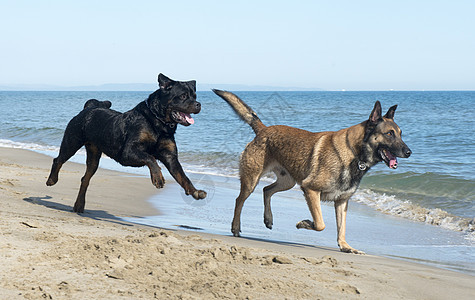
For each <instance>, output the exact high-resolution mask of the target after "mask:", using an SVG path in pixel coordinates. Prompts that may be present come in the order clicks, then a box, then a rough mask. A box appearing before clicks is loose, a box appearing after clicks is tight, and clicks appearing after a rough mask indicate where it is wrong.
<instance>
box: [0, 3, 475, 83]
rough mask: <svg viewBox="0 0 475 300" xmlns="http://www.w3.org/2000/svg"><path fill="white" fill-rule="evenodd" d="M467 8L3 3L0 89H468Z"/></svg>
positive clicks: (472, 36)
mask: <svg viewBox="0 0 475 300" xmlns="http://www.w3.org/2000/svg"><path fill="white" fill-rule="evenodd" d="M473 12H475V1H457V0H451V1H422V0H421V1H382V0H379V1H364V0H361V1H338V0H337V1H292V2H291V1H140V0H137V1H133V2H132V1H119V0H115V1H101V0H94V1H89V0H81V1H67V0H62V1H47V0H44V1H34V0H31V1H25V0H13V1H11V0H2V1H0V38H1V47H0V85H8V84H51V85H62V86H74V85H100V84H105V83H152V82H155V81H156V77H157V74H158V73H160V72H162V73H164V74H166V75H168V76H169V77H171V78H174V79H177V80H188V79H196V80H197V81H198V82H199V83H211V84H213V83H214V84H245V85H270V86H284V87H286V86H291V87H303V88H322V89H325V90H341V89H346V90H388V89H395V90H475V18H473Z"/></svg>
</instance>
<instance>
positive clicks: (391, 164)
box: [386, 151, 397, 169]
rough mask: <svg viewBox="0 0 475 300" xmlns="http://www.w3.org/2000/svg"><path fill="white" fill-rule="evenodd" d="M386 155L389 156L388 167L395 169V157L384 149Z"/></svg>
mask: <svg viewBox="0 0 475 300" xmlns="http://www.w3.org/2000/svg"><path fill="white" fill-rule="evenodd" d="M386 156H387V157H388V158H389V167H390V168H391V169H397V158H396V156H394V155H393V154H392V153H391V152H389V151H386Z"/></svg>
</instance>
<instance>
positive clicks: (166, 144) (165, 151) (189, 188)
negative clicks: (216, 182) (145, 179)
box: [157, 140, 206, 200]
mask: <svg viewBox="0 0 475 300" xmlns="http://www.w3.org/2000/svg"><path fill="white" fill-rule="evenodd" d="M157 157H158V159H160V161H161V162H162V163H163V164H164V165H165V167H167V169H168V171H169V172H170V174H171V175H172V176H173V178H175V180H176V182H178V184H179V185H180V186H181V187H182V188H183V189H184V190H185V194H187V195H191V196H193V198H195V199H196V200H200V199H204V198H206V192H205V191H202V190H197V189H196V188H195V187H194V186H193V184H192V183H191V180H190V179H189V178H188V177H187V176H186V174H185V172H184V171H183V168H182V167H181V164H180V162H179V161H178V153H177V149H176V144H175V142H174V141H171V140H165V141H162V142H161V145H160V147H159V151H158V154H157Z"/></svg>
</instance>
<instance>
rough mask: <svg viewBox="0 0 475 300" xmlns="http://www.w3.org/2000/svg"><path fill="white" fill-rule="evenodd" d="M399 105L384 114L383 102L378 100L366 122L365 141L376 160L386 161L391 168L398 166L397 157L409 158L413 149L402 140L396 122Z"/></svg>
mask: <svg viewBox="0 0 475 300" xmlns="http://www.w3.org/2000/svg"><path fill="white" fill-rule="evenodd" d="M396 108H397V105H394V106H392V107H391V108H389V110H388V112H387V113H386V114H385V115H384V116H382V113H381V104H380V103H379V101H376V103H375V105H374V108H373V111H372V112H371V114H370V117H369V119H368V122H367V124H366V128H365V130H366V132H365V138H364V141H365V142H366V143H367V145H368V146H369V148H370V149H371V151H372V153H373V159H374V160H375V161H384V162H385V163H386V165H387V166H388V167H389V168H391V169H396V168H397V164H398V162H397V157H402V158H408V157H409V156H410V155H411V154H412V151H411V149H409V147H408V146H407V145H406V144H405V143H404V141H403V140H402V131H401V129H400V128H399V126H398V125H397V124H396V123H395V122H394V113H395V111H396Z"/></svg>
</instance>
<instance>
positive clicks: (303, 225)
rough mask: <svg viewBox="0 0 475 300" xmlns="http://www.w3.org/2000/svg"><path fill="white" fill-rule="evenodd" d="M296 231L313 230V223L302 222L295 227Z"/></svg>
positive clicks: (308, 221)
mask: <svg viewBox="0 0 475 300" xmlns="http://www.w3.org/2000/svg"><path fill="white" fill-rule="evenodd" d="M295 227H297V229H309V230H314V229H315V228H314V226H313V222H312V221H310V220H302V221H300V222H298V223H297V225H295Z"/></svg>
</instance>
